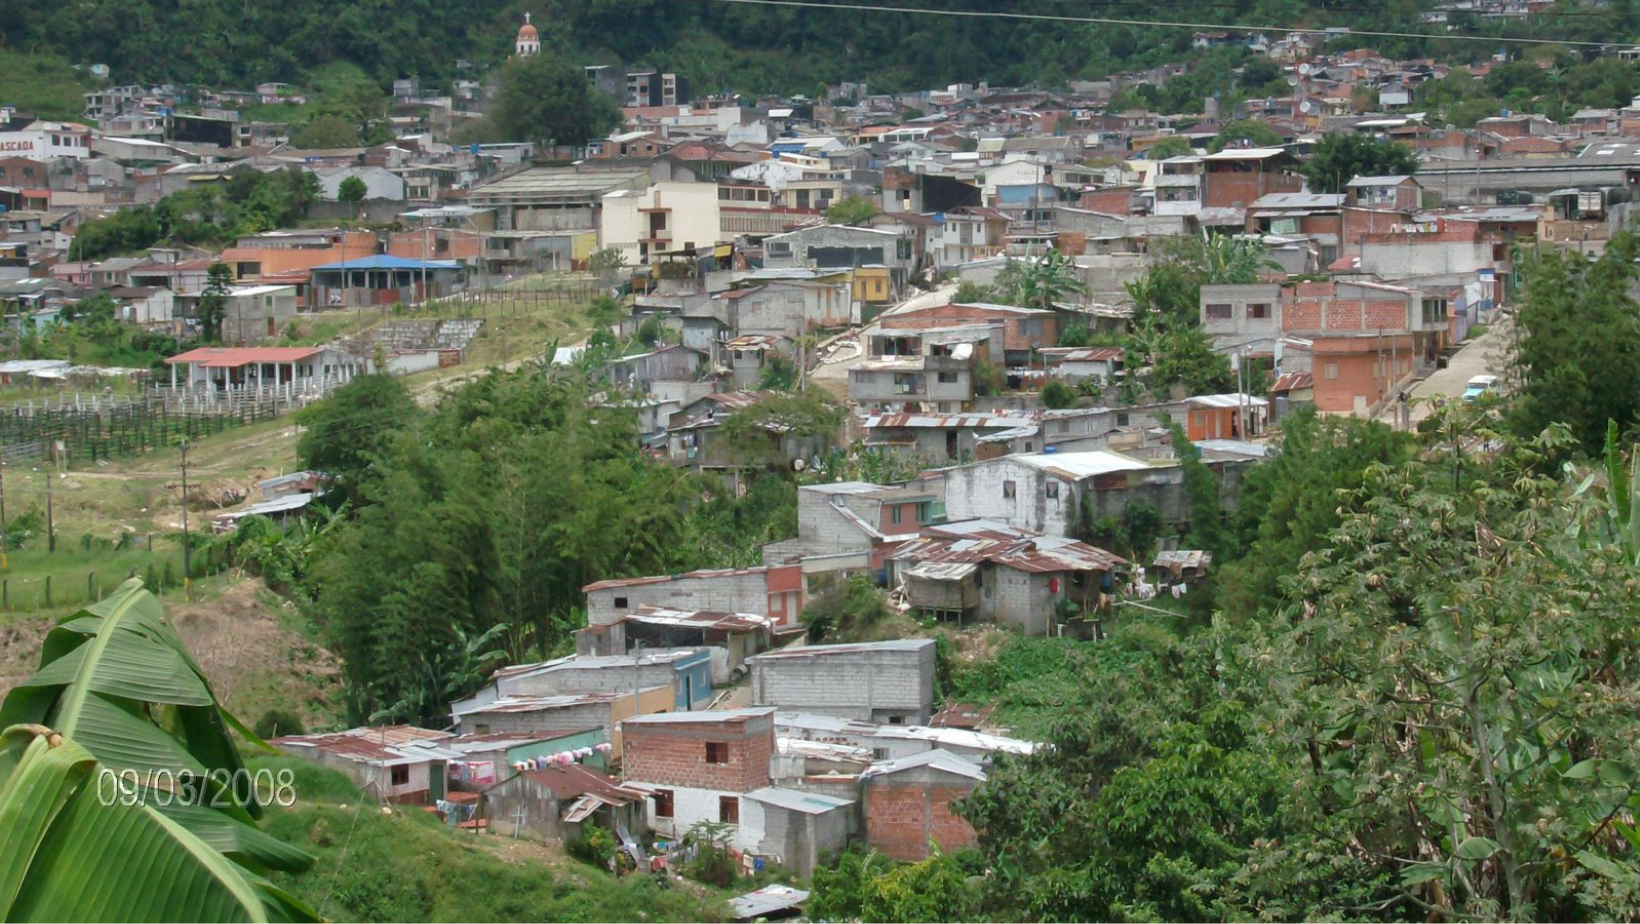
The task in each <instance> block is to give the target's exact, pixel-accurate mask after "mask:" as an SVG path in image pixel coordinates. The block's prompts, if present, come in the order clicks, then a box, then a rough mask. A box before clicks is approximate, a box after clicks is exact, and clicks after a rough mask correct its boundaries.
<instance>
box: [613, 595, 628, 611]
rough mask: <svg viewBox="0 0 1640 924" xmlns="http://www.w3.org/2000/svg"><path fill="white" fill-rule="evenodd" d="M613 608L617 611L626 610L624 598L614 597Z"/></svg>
mask: <svg viewBox="0 0 1640 924" xmlns="http://www.w3.org/2000/svg"><path fill="white" fill-rule="evenodd" d="M615 608H616V609H618V610H624V609H626V598H625V597H616V598H615Z"/></svg>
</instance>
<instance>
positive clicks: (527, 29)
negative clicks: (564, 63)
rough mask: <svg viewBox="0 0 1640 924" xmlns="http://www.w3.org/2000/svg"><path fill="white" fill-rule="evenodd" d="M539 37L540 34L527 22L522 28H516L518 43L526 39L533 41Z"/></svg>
mask: <svg viewBox="0 0 1640 924" xmlns="http://www.w3.org/2000/svg"><path fill="white" fill-rule="evenodd" d="M540 36H541V33H539V32H537V31H535V27H534V26H532V25H530V24H529V23H527V22H526V23H524V24H523V25H522V26H519V27H518V38H519V41H524V40H526V39H529V40H534V39H537V38H540Z"/></svg>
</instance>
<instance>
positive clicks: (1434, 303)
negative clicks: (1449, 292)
mask: <svg viewBox="0 0 1640 924" xmlns="http://www.w3.org/2000/svg"><path fill="white" fill-rule="evenodd" d="M1446 317H1447V305H1446V299H1444V298H1426V299H1424V323H1425V324H1442V323H1444V322H1445V321H1446Z"/></svg>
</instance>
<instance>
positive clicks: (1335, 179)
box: [1303, 134, 1418, 193]
mask: <svg viewBox="0 0 1640 924" xmlns="http://www.w3.org/2000/svg"><path fill="white" fill-rule="evenodd" d="M1303 172H1304V178H1305V179H1306V180H1308V181H1309V185H1310V191H1311V192H1318V193H1340V192H1343V191H1344V187H1345V186H1347V185H1349V182H1350V181H1351V180H1353V179H1355V178H1356V177H1358V176H1408V175H1411V174H1413V173H1416V172H1418V156H1417V155H1416V154H1414V153H1413V152H1412V148H1410V147H1407V146H1406V145H1404V144H1401V143H1400V142H1396V141H1384V140H1381V139H1378V138H1373V137H1370V136H1368V135H1356V134H1336V135H1327V136H1326V137H1324V138H1322V139H1321V141H1320V142H1318V143H1317V144H1316V146H1315V156H1314V157H1312V158H1310V160H1309V161H1308V162H1307V163H1305V164H1304V167H1303Z"/></svg>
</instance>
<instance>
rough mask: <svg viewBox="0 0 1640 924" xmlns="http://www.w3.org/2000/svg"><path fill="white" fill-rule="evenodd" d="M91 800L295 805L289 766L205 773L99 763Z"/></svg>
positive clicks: (107, 802)
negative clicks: (119, 767)
mask: <svg viewBox="0 0 1640 924" xmlns="http://www.w3.org/2000/svg"><path fill="white" fill-rule="evenodd" d="M97 801H99V802H101V803H102V804H103V805H105V806H111V805H152V806H155V807H158V808H164V807H166V806H169V805H186V806H198V807H201V808H232V807H234V806H239V807H244V806H247V805H251V804H253V803H254V804H256V805H261V806H268V805H277V806H280V807H282V808H290V807H291V806H293V805H295V804H296V774H295V772H293V771H292V770H291V769H290V768H289V767H283V768H280V769H278V770H271V769H267V768H262V769H259V770H248V769H246V768H244V767H240V768H238V769H236V770H232V771H229V770H224V769H216V770H212V771H210V772H208V773H194V772H192V771H189V770H178V771H172V770H169V769H163V768H162V769H158V770H134V769H131V768H126V769H124V770H114V769H112V768H109V767H104V768H103V769H102V770H101V771H100V772H99V773H98V774H97Z"/></svg>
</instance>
